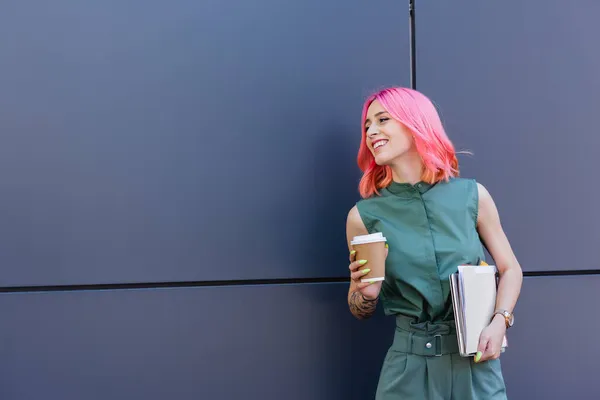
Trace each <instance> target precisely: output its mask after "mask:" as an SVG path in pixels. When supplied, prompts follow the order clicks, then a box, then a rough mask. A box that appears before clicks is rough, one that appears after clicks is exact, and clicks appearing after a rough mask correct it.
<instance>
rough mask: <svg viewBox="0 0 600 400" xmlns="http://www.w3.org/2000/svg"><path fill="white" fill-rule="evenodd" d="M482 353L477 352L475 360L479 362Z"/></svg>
mask: <svg viewBox="0 0 600 400" xmlns="http://www.w3.org/2000/svg"><path fill="white" fill-rule="evenodd" d="M482 355H483V354H482V353H481V352H480V351H478V352H477V354H475V362H479V360H481V356H482Z"/></svg>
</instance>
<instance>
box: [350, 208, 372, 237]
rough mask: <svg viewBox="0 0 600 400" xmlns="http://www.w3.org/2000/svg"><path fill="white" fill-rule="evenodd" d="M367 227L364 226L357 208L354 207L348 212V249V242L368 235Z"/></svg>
mask: <svg viewBox="0 0 600 400" xmlns="http://www.w3.org/2000/svg"><path fill="white" fill-rule="evenodd" d="M368 233H369V232H368V230H367V227H366V226H365V224H364V222H363V220H362V217H361V216H360V212H359V211H358V207H357V206H356V205H355V206H354V207H352V208H351V209H350V211H349V212H348V217H347V218H346V240H347V241H348V247H349V248H350V247H351V246H350V241H351V240H352V238H353V237H354V236H358V235H366V234H368Z"/></svg>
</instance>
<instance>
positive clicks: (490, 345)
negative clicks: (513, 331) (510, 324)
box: [475, 314, 506, 362]
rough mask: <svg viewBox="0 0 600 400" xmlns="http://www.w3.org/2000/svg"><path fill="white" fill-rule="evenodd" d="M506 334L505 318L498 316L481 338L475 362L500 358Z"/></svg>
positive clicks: (486, 328)
mask: <svg viewBox="0 0 600 400" xmlns="http://www.w3.org/2000/svg"><path fill="white" fill-rule="evenodd" d="M505 334H506V323H505V322H504V318H503V317H502V316H501V315H498V314H496V315H495V316H494V319H492V322H491V323H490V324H489V325H488V326H487V327H485V329H484V330H483V331H482V332H481V335H480V336H479V346H478V348H477V354H476V355H475V362H483V361H486V360H495V359H497V358H499V357H500V353H501V351H502V341H503V340H504V335H505Z"/></svg>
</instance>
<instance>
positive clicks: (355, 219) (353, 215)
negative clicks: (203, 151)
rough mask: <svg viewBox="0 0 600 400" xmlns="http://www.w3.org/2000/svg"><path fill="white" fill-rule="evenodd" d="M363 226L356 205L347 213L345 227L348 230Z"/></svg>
mask: <svg viewBox="0 0 600 400" xmlns="http://www.w3.org/2000/svg"><path fill="white" fill-rule="evenodd" d="M361 225H362V226H364V224H363V221H362V218H361V217H360V212H359V211H358V204H357V205H355V206H354V207H352V208H351V209H350V211H348V216H347V218H346V226H348V227H350V228H359V227H360V226H361Z"/></svg>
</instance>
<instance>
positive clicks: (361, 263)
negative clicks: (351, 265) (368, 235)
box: [358, 260, 367, 265]
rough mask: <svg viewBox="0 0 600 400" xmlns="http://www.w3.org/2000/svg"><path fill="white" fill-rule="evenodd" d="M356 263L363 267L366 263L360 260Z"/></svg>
mask: <svg viewBox="0 0 600 400" xmlns="http://www.w3.org/2000/svg"><path fill="white" fill-rule="evenodd" d="M358 263H359V264H360V265H365V264H366V263H367V260H360V261H359V262H358Z"/></svg>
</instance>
